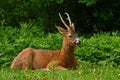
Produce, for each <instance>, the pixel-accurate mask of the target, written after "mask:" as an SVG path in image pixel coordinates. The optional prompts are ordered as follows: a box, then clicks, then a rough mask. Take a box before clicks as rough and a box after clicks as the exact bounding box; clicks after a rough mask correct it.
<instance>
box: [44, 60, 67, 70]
mask: <svg viewBox="0 0 120 80" xmlns="http://www.w3.org/2000/svg"><path fill="white" fill-rule="evenodd" d="M49 69H54V70H67V69H66V68H65V67H63V66H60V65H58V64H57V62H56V61H52V62H50V63H49V64H48V65H47V67H46V68H45V69H44V70H49Z"/></svg>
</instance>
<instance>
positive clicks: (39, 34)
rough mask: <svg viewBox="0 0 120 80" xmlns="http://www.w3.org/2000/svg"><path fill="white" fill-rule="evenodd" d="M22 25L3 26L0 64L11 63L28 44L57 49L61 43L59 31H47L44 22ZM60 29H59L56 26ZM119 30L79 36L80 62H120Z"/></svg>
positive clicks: (78, 58) (0, 34) (1, 29)
mask: <svg viewBox="0 0 120 80" xmlns="http://www.w3.org/2000/svg"><path fill="white" fill-rule="evenodd" d="M21 26H22V27H21V29H17V28H12V27H4V28H0V64H1V65H0V67H1V66H7V65H10V64H11V61H12V60H13V58H15V56H16V55H18V53H19V52H20V51H21V50H22V49H24V48H26V47H32V48H36V49H38V48H42V49H51V50H53V49H54V50H57V49H60V48H61V46H62V35H61V34H60V33H48V34H46V33H45V32H44V31H43V30H42V26H40V27H38V26H36V25H31V24H21ZM56 31H57V29H56ZM118 34H119V33H118V32H112V33H100V34H94V35H93V36H91V37H90V38H86V37H85V36H82V37H80V40H81V45H80V46H78V47H76V50H75V55H76V57H77V60H78V64H79V63H80V62H81V61H86V62H89V63H96V64H99V65H103V64H105V65H106V64H109V63H111V64H112V65H119V64H120V44H119V42H120V35H118Z"/></svg>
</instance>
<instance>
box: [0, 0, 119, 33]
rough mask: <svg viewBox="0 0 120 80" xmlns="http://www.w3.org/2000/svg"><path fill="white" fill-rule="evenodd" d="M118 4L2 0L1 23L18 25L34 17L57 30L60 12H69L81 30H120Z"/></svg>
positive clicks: (115, 0)
mask: <svg viewBox="0 0 120 80" xmlns="http://www.w3.org/2000/svg"><path fill="white" fill-rule="evenodd" d="M119 5H120V0H111V1H110V0H4V1H3V0H1V1H0V26H1V25H4V26H12V27H17V28H18V27H21V26H20V22H24V23H28V22H31V21H32V22H35V23H36V24H38V25H40V24H42V25H44V30H45V31H46V32H47V31H49V32H54V30H55V28H54V25H55V24H61V22H60V20H59V18H58V13H59V12H60V13H61V14H64V12H68V13H69V14H70V15H71V19H72V21H73V22H74V23H75V25H76V26H78V27H77V29H78V30H79V31H80V32H82V33H85V32H97V31H101V30H103V31H112V30H118V29H119V30H120V27H119V26H120V10H119ZM63 17H65V16H63ZM48 27H49V29H48ZM53 29H54V30H53Z"/></svg>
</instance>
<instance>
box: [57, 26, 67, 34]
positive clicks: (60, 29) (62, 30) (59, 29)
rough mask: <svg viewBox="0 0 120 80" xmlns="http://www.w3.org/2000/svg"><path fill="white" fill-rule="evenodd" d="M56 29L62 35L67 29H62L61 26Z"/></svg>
mask: <svg viewBox="0 0 120 80" xmlns="http://www.w3.org/2000/svg"><path fill="white" fill-rule="evenodd" d="M56 28H57V29H58V31H59V32H60V33H61V34H64V33H65V31H66V30H65V29H63V28H62V27H60V26H56Z"/></svg>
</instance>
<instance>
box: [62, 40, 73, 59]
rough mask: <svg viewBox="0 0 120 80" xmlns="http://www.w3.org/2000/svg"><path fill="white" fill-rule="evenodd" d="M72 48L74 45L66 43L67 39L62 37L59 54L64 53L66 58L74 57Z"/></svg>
mask: <svg viewBox="0 0 120 80" xmlns="http://www.w3.org/2000/svg"><path fill="white" fill-rule="evenodd" d="M74 48H75V46H74V45H73V46H70V44H69V43H68V41H67V40H66V39H65V38H63V44H62V49H61V53H60V54H61V55H64V56H65V57H68V58H73V57H74V54H73V53H74Z"/></svg>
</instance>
